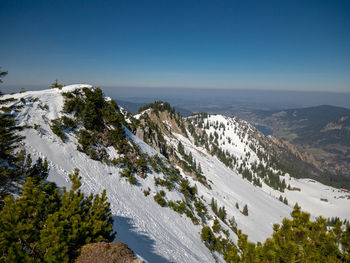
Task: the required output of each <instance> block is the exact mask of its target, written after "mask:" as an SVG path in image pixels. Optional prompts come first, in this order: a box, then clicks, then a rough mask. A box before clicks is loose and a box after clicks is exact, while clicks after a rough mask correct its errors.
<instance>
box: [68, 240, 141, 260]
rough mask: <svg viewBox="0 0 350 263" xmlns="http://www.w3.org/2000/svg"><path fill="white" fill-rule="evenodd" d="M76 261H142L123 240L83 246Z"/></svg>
mask: <svg viewBox="0 0 350 263" xmlns="http://www.w3.org/2000/svg"><path fill="white" fill-rule="evenodd" d="M79 252H80V253H79V256H78V257H77V259H76V260H75V261H74V263H96V262H98V263H142V261H141V260H140V259H137V258H136V256H135V254H134V252H133V251H132V250H131V249H129V248H128V246H127V245H125V244H124V243H122V242H111V243H107V242H98V243H92V244H88V245H85V246H83V247H82V248H81V249H80V251H79Z"/></svg>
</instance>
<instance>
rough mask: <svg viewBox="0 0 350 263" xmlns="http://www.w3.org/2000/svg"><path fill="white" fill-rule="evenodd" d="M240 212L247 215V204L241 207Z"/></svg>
mask: <svg viewBox="0 0 350 263" xmlns="http://www.w3.org/2000/svg"><path fill="white" fill-rule="evenodd" d="M242 214H243V215H245V216H248V206H247V205H245V206H244V207H243V212H242Z"/></svg>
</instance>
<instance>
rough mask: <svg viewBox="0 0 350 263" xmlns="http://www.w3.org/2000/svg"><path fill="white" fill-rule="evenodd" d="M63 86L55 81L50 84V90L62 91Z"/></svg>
mask: <svg viewBox="0 0 350 263" xmlns="http://www.w3.org/2000/svg"><path fill="white" fill-rule="evenodd" d="M62 87H63V85H62V84H58V80H57V79H56V80H55V82H54V83H52V84H51V87H50V88H51V89H56V88H58V89H62Z"/></svg>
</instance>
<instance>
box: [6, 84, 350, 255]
mask: <svg viewBox="0 0 350 263" xmlns="http://www.w3.org/2000/svg"><path fill="white" fill-rule="evenodd" d="M83 87H88V88H91V86H89V85H79V84H78V85H71V86H67V87H64V88H63V89H62V90H59V89H50V90H44V91H32V92H24V93H19V94H15V95H5V96H3V98H2V99H7V98H15V99H17V100H16V101H15V102H9V103H8V105H6V106H10V105H23V107H22V108H20V109H19V112H16V111H13V112H12V113H13V114H15V115H16V119H17V121H18V124H19V125H24V126H32V127H34V125H38V126H37V128H36V129H34V128H27V129H24V130H23V131H22V134H23V135H24V136H25V137H26V138H25V140H24V148H25V149H26V150H27V152H28V153H31V154H32V157H33V159H35V158H36V157H43V158H47V160H48V162H49V167H50V175H49V178H48V180H50V181H54V182H56V183H57V184H58V185H59V186H68V187H69V185H70V183H69V179H68V174H69V173H71V172H72V171H73V170H74V168H78V169H79V170H80V175H81V176H82V190H83V191H84V192H86V193H90V192H93V193H100V192H101V191H102V190H103V189H106V190H107V196H108V200H109V202H110V203H111V209H112V213H113V215H114V218H115V229H116V231H117V237H116V240H120V241H123V242H125V243H126V244H128V246H129V247H130V248H131V249H132V250H134V251H135V252H136V253H137V254H138V255H139V256H140V257H142V258H143V259H144V260H145V261H146V262H214V258H213V256H212V255H211V253H210V251H209V250H208V249H207V248H206V247H205V246H204V244H203V243H202V242H201V239H200V231H201V226H200V225H197V226H195V225H194V224H193V223H192V221H191V220H190V219H189V218H188V217H186V216H181V215H179V214H178V213H176V212H174V211H173V210H171V209H170V208H168V207H166V208H161V207H160V206H159V205H158V204H157V203H156V202H155V201H154V199H153V194H154V193H155V192H157V191H159V190H160V189H162V190H164V189H163V188H162V187H156V186H155V184H154V176H157V177H160V178H161V177H162V176H163V175H162V174H156V173H154V172H152V173H151V174H149V175H148V177H147V178H146V179H140V180H138V182H139V184H138V185H137V186H133V185H130V184H129V183H128V182H127V181H126V180H125V179H124V178H121V177H120V176H119V174H120V172H121V169H120V168H118V167H115V166H111V165H106V164H104V163H101V162H99V161H94V160H91V159H90V158H89V157H88V156H87V155H86V154H84V153H82V152H79V151H77V140H76V138H75V136H74V135H73V134H72V133H69V134H68V140H67V141H66V142H65V143H63V142H62V140H61V139H60V138H59V137H57V136H56V135H55V134H54V133H53V132H52V130H51V128H50V120H52V119H55V118H58V117H60V116H61V114H62V113H61V110H62V107H63V102H64V100H63V97H62V95H61V93H62V92H67V91H72V90H74V89H81V88H83ZM21 98H23V99H22V101H21ZM23 101H24V103H23ZM214 118H215V119H213V120H212V121H224V120H226V121H227V122H229V121H230V120H229V119H227V118H226V117H223V116H215V117H214ZM231 121H232V123H231V125H227V127H228V126H230V127H231V128H230V129H228V128H226V131H225V135H224V133H222V136H223V138H222V139H220V144H221V145H222V146H223V147H226V148H225V150H228V151H230V152H232V153H234V154H235V155H236V156H239V158H240V157H241V156H242V159H244V158H248V157H247V156H246V154H247V152H248V151H250V149H248V148H249V147H247V144H246V143H247V140H248V138H245V139H244V140H243V142H242V141H241V139H242V138H241V137H240V136H239V135H238V134H237V132H235V131H234V127H235V126H236V125H235V123H234V120H231ZM210 132H214V131H209V133H210ZM209 133H208V134H209ZM126 134H127V136H128V137H129V138H130V139H131V140H133V141H134V142H135V143H136V144H137V145H139V147H140V148H141V150H142V152H144V153H147V154H148V155H150V156H151V155H154V154H158V153H157V152H156V150H154V149H153V148H151V147H150V146H148V145H147V144H146V143H144V142H143V141H142V140H140V139H138V138H137V137H136V136H134V135H133V134H132V133H131V132H130V131H128V130H127V129H126ZM174 135H175V137H172V138H169V137H166V139H167V141H168V142H169V143H170V144H173V145H174V146H175V147H176V146H177V144H178V142H179V141H181V142H182V144H183V145H184V148H185V151H186V152H191V153H192V155H193V157H194V159H195V160H196V161H197V163H200V164H201V167H202V170H203V175H204V176H205V177H206V178H207V180H208V182H209V184H210V186H211V187H212V189H211V190H210V189H208V188H207V187H205V186H203V185H202V184H200V183H198V182H197V181H193V180H192V179H191V178H189V179H190V181H191V182H192V184H196V185H197V188H198V196H202V197H203V200H204V201H205V202H206V205H207V207H208V209H209V210H210V205H209V204H210V202H211V199H212V197H214V198H215V199H216V200H217V203H218V206H219V207H221V206H225V208H226V211H227V214H228V215H227V218H228V219H230V218H231V217H232V216H234V217H235V219H236V221H237V224H238V228H239V229H242V231H243V233H245V234H248V236H249V239H250V240H252V241H264V240H265V239H266V238H267V237H268V236H270V235H271V233H272V225H273V224H274V223H279V222H281V220H282V218H284V217H287V216H289V214H290V212H291V209H292V208H291V207H290V206H287V205H285V204H283V203H282V202H280V201H278V200H277V199H276V197H278V196H279V195H278V192H277V191H276V193H275V191H274V190H273V189H271V188H270V187H268V186H266V185H263V188H258V187H255V186H253V185H252V184H251V183H250V182H248V181H247V180H245V179H242V177H241V175H239V174H238V173H237V172H236V171H234V170H231V169H229V168H227V167H226V166H225V165H224V164H223V163H221V162H220V161H219V160H218V159H217V158H216V157H213V156H211V155H210V154H208V153H207V152H206V150H205V149H204V148H202V147H197V146H194V144H193V142H192V141H191V139H188V138H185V137H183V136H182V135H180V134H175V133H174ZM229 135H230V137H231V138H230V140H231V144H229V143H228V137H227V136H229ZM223 142H225V144H223ZM245 148H246V151H245V150H244V149H245ZM106 151H107V152H108V154H109V155H110V156H118V153H117V152H116V150H115V149H114V148H112V147H109V148H108V149H106ZM249 160H250V161H251V162H253V161H256V160H257V157H256V154H255V153H254V152H253V151H250V154H249ZM183 176H184V177H185V175H184V174H183ZM291 180H294V181H293V186H296V187H300V188H301V189H302V190H301V192H295V191H286V193H285V195H286V196H287V198H288V200H290V203H293V204H294V201H297V202H298V203H299V204H301V206H302V207H303V205H304V204H309V205H308V206H309V208H310V211H311V210H312V209H314V210H313V211H312V213H313V214H314V215H318V214H323V213H325V214H324V215H327V211H328V210H329V208H327V206H332V207H333V208H334V209H333V210H331V212H332V213H333V214H332V215H331V216H341V217H346V218H349V217H350V216H349V214H350V211H349V209H348V208H347V206H346V205H348V203H349V200H346V199H341V198H338V199H335V200H333V199H331V195H335V196H340V194H341V193H336V191H338V190H334V189H332V188H330V187H326V186H323V185H321V184H319V183H311V182H309V181H307V180H304V181H303V180H295V179H293V178H292V179H291ZM148 188H150V189H151V194H150V195H149V196H147V197H146V196H145V195H144V193H143V191H144V190H147V189H148ZM325 188H327V189H330V190H327V191H325V190H324V189H325ZM333 191H334V192H333ZM165 192H166V194H167V198H168V199H171V200H182V199H183V196H182V195H181V194H180V193H179V192H178V191H171V192H169V191H167V190H166V189H165ZM307 193H310V194H307ZM318 194H319V195H320V196H323V197H325V198H328V200H329V202H325V201H318V200H317V198H318ZM298 198H299V199H298ZM304 199H305V200H310V201H305V202H306V203H303V200H304ZM236 202H237V203H238V204H239V209H237V208H236V207H235V204H236ZM308 202H309V203H308ZM245 204H247V205H248V209H249V215H248V216H244V215H242V213H241V212H240V210H242V209H243V206H244V205H245ZM320 204H321V205H320ZM305 206H306V207H307V205H305ZM322 206H325V208H324V209H323V208H322ZM306 207H305V208H306ZM321 208H322V209H321ZM210 214H211V215H212V216H214V214H213V213H212V212H211V211H210ZM211 223H212V222H209V224H211ZM224 228H226V229H228V228H227V227H226V226H224ZM230 235H231V238H232V239H233V240H235V238H236V237H235V235H234V233H233V232H232V231H231V230H230ZM219 260H222V259H221V258H220V257H219Z"/></svg>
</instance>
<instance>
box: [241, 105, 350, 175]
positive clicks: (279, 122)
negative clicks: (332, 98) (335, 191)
mask: <svg viewBox="0 0 350 263" xmlns="http://www.w3.org/2000/svg"><path fill="white" fill-rule="evenodd" d="M241 117H243V116H241ZM244 118H245V119H246V120H248V121H250V122H252V123H254V124H256V125H262V126H264V127H266V128H267V129H269V130H272V131H273V135H274V136H276V137H277V138H280V139H284V140H287V141H290V142H292V143H293V144H295V145H297V146H298V147H299V148H300V149H302V150H304V151H306V152H309V153H311V154H312V155H313V156H314V157H315V158H316V160H318V161H319V162H320V163H321V166H322V168H323V169H327V170H329V171H330V172H332V173H333V174H338V175H346V176H350V109H347V108H341V107H335V106H330V105H321V106H316V107H308V108H300V109H288V110H283V111H254V112H251V113H248V114H245V116H244Z"/></svg>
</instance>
